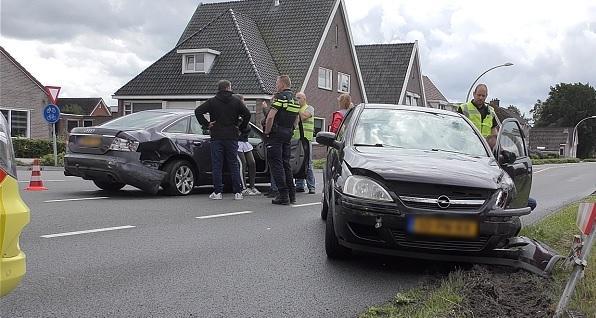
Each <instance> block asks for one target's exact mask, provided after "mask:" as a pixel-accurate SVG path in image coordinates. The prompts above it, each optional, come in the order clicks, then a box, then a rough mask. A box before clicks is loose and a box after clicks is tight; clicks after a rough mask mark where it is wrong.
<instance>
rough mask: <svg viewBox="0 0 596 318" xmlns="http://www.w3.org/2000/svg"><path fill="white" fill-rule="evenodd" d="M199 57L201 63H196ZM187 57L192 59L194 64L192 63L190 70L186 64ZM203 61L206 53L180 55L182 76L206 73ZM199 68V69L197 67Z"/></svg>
mask: <svg viewBox="0 0 596 318" xmlns="http://www.w3.org/2000/svg"><path fill="white" fill-rule="evenodd" d="M199 56H200V57H201V58H202V59H203V62H202V63H198V62H197V60H198V57H199ZM189 57H192V58H193V60H194V62H193V64H194V65H193V66H192V68H190V69H189V68H188V66H189V65H188V64H187V60H188V58H189ZM205 59H206V53H193V54H183V55H182V74H187V73H206V71H205V66H206V63H205ZM199 66H200V67H199Z"/></svg>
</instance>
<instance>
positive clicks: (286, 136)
mask: <svg viewBox="0 0 596 318" xmlns="http://www.w3.org/2000/svg"><path fill="white" fill-rule="evenodd" d="M275 85H276V88H277V93H276V94H275V96H274V97H273V102H272V104H271V110H270V111H269V113H268V114H267V119H266V120H265V132H264V133H265V137H266V142H267V160H268V161H269V167H270V168H271V174H272V175H273V179H274V180H275V184H276V185H277V189H278V191H279V194H278V195H277V197H275V198H274V199H273V200H272V201H271V202H272V203H273V204H280V205H289V204H290V203H294V202H296V188H295V187H294V179H293V176H292V169H291V167H290V140H291V139H292V135H293V133H294V127H295V125H296V124H297V122H298V113H299V112H300V105H298V104H297V103H296V101H295V100H294V94H293V93H292V91H291V90H290V87H291V86H292V83H291V81H290V77H289V76H287V75H281V76H279V77H277V82H276V84H275Z"/></svg>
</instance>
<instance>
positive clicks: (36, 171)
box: [25, 159, 48, 191]
mask: <svg viewBox="0 0 596 318" xmlns="http://www.w3.org/2000/svg"><path fill="white" fill-rule="evenodd" d="M47 189H48V188H46V187H44V186H43V181H42V180H41V168H40V167H39V159H34V160H33V170H31V180H29V186H28V187H26V188H25V190H27V191H44V190H47Z"/></svg>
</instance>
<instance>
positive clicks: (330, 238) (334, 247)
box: [325, 187, 352, 259]
mask: <svg viewBox="0 0 596 318" xmlns="http://www.w3.org/2000/svg"><path fill="white" fill-rule="evenodd" d="M332 189H333V187H332ZM330 199H331V200H329V207H330V209H329V212H331V213H328V214H327V220H326V223H325V252H326V253H327V257H328V258H330V259H345V258H348V257H350V255H351V254H352V250H351V249H349V248H347V247H345V246H341V245H340V244H339V240H338V239H337V235H336V234H335V226H334V224H333V211H334V208H335V202H334V201H333V195H331V198H330Z"/></svg>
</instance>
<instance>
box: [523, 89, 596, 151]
mask: <svg viewBox="0 0 596 318" xmlns="http://www.w3.org/2000/svg"><path fill="white" fill-rule="evenodd" d="M532 113H533V117H534V120H535V126H536V127H571V128H573V127H575V125H576V124H577V123H578V122H579V121H580V120H582V119H584V118H586V117H589V116H595V115H596V90H595V89H594V87H592V86H590V85H589V84H582V83H575V84H567V83H561V84H557V85H556V86H555V87H551V88H550V93H549V94H548V98H547V99H546V100H545V101H544V102H540V100H538V102H537V103H536V104H535V105H534V109H533V111H532ZM577 134H578V139H579V144H578V146H577V156H578V157H580V158H587V157H591V156H594V152H595V150H596V120H587V121H585V122H584V123H582V125H581V126H580V127H578V129H577Z"/></svg>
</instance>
